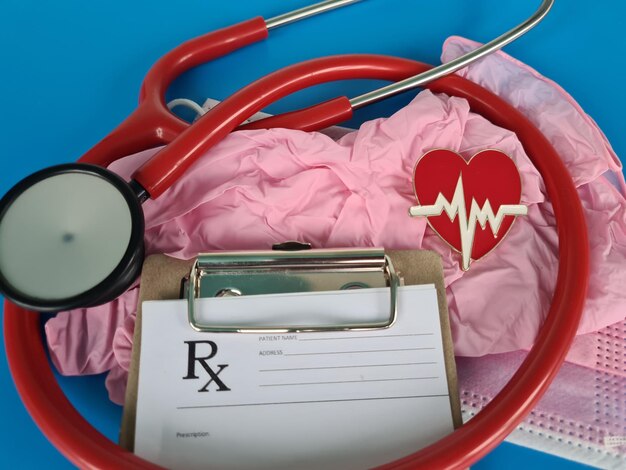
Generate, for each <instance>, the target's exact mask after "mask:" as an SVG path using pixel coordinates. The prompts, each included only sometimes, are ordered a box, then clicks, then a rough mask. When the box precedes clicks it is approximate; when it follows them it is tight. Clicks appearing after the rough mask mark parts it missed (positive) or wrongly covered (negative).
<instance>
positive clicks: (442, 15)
mask: <svg viewBox="0 0 626 470" xmlns="http://www.w3.org/2000/svg"><path fill="white" fill-rule="evenodd" d="M307 3H308V2H307V0H293V1H278V0H248V1H239V2H234V1H233V2H217V1H207V0H188V1H186V2H166V1H163V0H134V1H129V0H125V1H122V0H107V1H90V2H85V1H79V0H63V1H62V2H58V1H57V2H52V1H41V0H38V1H35V0H3V1H2V3H1V4H0V72H1V73H0V91H1V92H2V98H1V99H0V104H1V106H2V113H1V114H0V141H1V142H2V147H1V148H0V194H4V193H5V192H6V191H7V190H8V189H9V188H10V187H11V186H12V185H13V184H14V183H16V182H17V181H18V180H19V179H21V178H22V177H24V176H26V175H28V174H30V173H32V172H33V171H35V170H38V169H40V168H42V167H45V166H49V165H52V164H55V163H61V162H68V161H72V160H76V159H77V158H78V157H79V156H80V155H81V154H82V153H83V152H84V151H86V150H87V149H88V148H90V147H91V146H92V145H93V144H94V143H95V142H97V141H98V140H99V139H101V138H102V137H103V136H105V135H106V134H107V133H108V132H109V131H110V130H111V129H113V127H115V126H116V125H117V124H118V123H119V122H121V121H122V120H123V119H124V117H126V116H127V115H128V114H130V112H131V110H132V109H133V108H134V106H135V104H136V102H137V96H138V89H139V85H140V83H141V80H142V77H143V76H144V74H145V73H146V71H147V70H148V68H149V67H150V65H151V64H152V63H153V62H154V61H155V60H156V59H157V58H158V57H159V56H160V55H162V54H163V53H165V52H166V51H168V50H169V49H171V48H172V47H174V46H176V45H177V44H179V43H180V42H181V41H183V40H185V39H188V38H191V37H194V36H196V35H199V34H202V33H204V32H207V31H210V30H213V29H215V28H219V27H221V26H226V25H229V24H232V23H234V22H238V21H241V20H244V19H248V18H250V17H252V16H257V15H263V16H264V17H265V18H270V17H272V16H274V15H277V14H280V13H283V12H285V11H287V10H290V9H293V8H298V7H301V6H304V5H306V4H307ZM538 4H539V0H534V1H509V2H502V1H501V0H478V1H471V2H470V1H466V0H445V1H441V2H421V1H409V0H405V1H403V0H366V1H364V2H362V3H360V4H357V5H355V6H351V7H348V8H345V9H342V10H338V11H335V12H332V13H329V14H326V15H324V16H320V17H317V18H314V19H310V20H307V21H304V22H302V23H298V24H297V25H292V26H288V27H285V28H281V29H278V30H276V31H273V32H271V33H270V39H269V40H268V41H265V42H262V43H259V44H255V45H253V46H251V47H248V48H246V49H245V50H242V51H238V52H236V53H234V54H231V55H230V56H228V57H226V58H223V59H219V60H217V61H215V62H213V63H211V64H207V65H205V66H202V67H199V68H198V69H196V70H195V71H193V72H191V73H188V74H186V75H185V76H183V77H182V78H181V79H180V80H178V82H177V83H176V84H175V85H174V87H173V90H171V91H170V95H171V97H181V96H184V97H190V98H194V99H196V100H199V101H202V100H203V99H204V98H206V97H208V96H211V97H214V98H218V99H221V98H224V97H226V96H228V95H229V94H230V93H232V92H233V91H235V90H237V89H238V88H240V87H241V86H243V85H245V84H246V83H248V82H250V81H252V80H254V79H256V78H259V77H261V76H262V75H264V74H266V73H268V72H270V71H273V70H275V69H277V68H279V67H282V66H285V65H288V64H291V63H294V62H297V61H301V60H304V59H309V58H312V57H317V56H322V55H329V54H337V53H354V52H363V53H384V54H391V55H398V56H403V57H408V58H413V59H417V60H422V61H425V62H430V63H438V62H439V55H440V51H441V45H442V43H443V40H444V39H445V38H446V37H447V36H449V35H453V34H458V35H463V36H465V37H469V38H472V39H475V40H478V41H482V42H484V41H487V40H489V39H491V38H493V37H495V36H497V35H499V34H500V33H502V32H504V31H505V30H507V29H509V28H510V27H512V26H514V25H516V24H517V23H519V22H520V21H521V20H522V19H523V18H526V17H527V16H529V15H530V14H531V13H532V12H533V11H534V9H535V8H536V6H537V5H538ZM625 14H626V3H624V2H622V1H621V0H604V1H602V2H591V1H589V0H557V1H556V6H555V8H554V10H553V11H552V13H551V14H550V15H549V16H548V18H547V19H546V20H545V21H544V23H542V24H541V25H540V26H539V27H538V28H537V29H536V30H535V31H533V32H531V33H529V34H528V35H527V36H525V37H524V38H522V39H520V40H519V41H518V42H517V43H515V44H513V45H511V46H508V47H507V48H506V51H507V52H509V53H510V54H512V55H513V56H515V57H517V58H518V59H520V60H522V61H524V62H526V63H528V64H530V65H532V66H533V67H534V68H536V69H537V70H539V71H540V72H541V73H543V74H544V75H546V76H548V77H550V78H552V79H554V80H556V81H557V82H558V83H560V84H561V85H562V86H563V87H564V88H565V89H566V90H568V91H569V92H570V93H571V94H572V95H573V96H574V98H575V99H576V100H578V102H579V103H580V104H581V105H582V107H583V108H584V109H585V110H586V111H587V112H588V113H589V114H590V115H591V116H592V117H593V118H594V119H595V120H596V121H597V122H598V124H599V125H600V127H601V128H602V129H603V130H604V132H605V133H606V135H607V136H608V138H609V139H610V141H611V142H612V144H613V146H614V148H615V150H616V152H617V153H618V155H626V134H625V133H624V132H623V122H624V121H623V116H622V110H623V109H626V94H625V93H624V90H623V77H624V73H625V72H626V66H625V65H624V62H623V61H622V60H621V59H620V58H621V57H623V50H622V49H623V46H624V43H625V41H624V39H623V36H622V35H623V31H622V28H623V18H624V15H625ZM374 85H375V84H374V83H371V82H369V83H368V82H347V83H340V84H332V85H326V86H322V87H317V88H315V89H313V90H311V91H308V92H304V93H298V94H297V95H296V96H294V97H291V98H289V99H286V100H284V101H281V102H279V103H277V104H275V105H274V106H272V107H271V108H269V111H270V112H278V111H285V110H288V109H291V108H293V107H295V106H298V105H304V104H312V103H314V102H316V101H318V100H321V99H324V98H329V97H332V96H335V95H339V94H345V95H347V96H354V95H356V94H359V93H361V92H364V91H367V90H369V89H371V88H372V87H373V86H374ZM411 96H413V95H412V94H408V95H406V96H403V97H400V98H394V99H392V100H389V101H387V102H386V103H384V104H382V105H376V106H373V107H370V108H367V109H365V110H363V111H360V112H358V113H357V114H356V116H355V118H354V119H353V121H352V122H351V124H352V125H358V123H360V122H362V121H364V120H367V119H369V118H372V117H378V116H381V115H388V114H390V113H391V112H393V111H394V110H395V109H398V108H399V107H400V106H402V105H403V104H404V103H406V102H407V101H408V100H409V99H410V97H411ZM59 380H60V382H61V385H62V386H63V388H64V389H65V390H66V392H67V393H68V396H69V398H70V399H71V400H72V401H73V403H75V405H76V407H77V408H78V410H79V411H80V412H81V413H83V414H84V416H85V417H86V418H87V419H88V420H89V421H91V422H92V423H94V424H95V425H96V426H97V427H98V428H99V429H100V430H101V431H102V432H103V433H104V434H106V435H107V436H108V437H109V438H111V439H113V440H116V439H117V432H118V426H119V420H120V416H121V408H119V407H117V406H115V405H113V404H111V403H110V402H109V401H108V400H107V396H106V391H105V389H104V382H103V377H90V378H84V377H81V378H67V377H65V378H59ZM0 419H1V421H0V451H2V452H1V455H2V459H4V460H3V462H2V464H0V466H3V467H20V468H35V467H40V466H45V467H46V468H68V467H71V466H70V464H69V463H68V462H67V461H66V460H65V459H64V458H63V457H62V456H61V455H60V454H59V453H58V452H57V451H56V450H55V449H54V448H53V447H52V446H51V445H50V444H49V443H48V441H47V440H46V439H45V437H43V435H42V434H41V433H40V432H39V431H38V429H37V428H36V426H35V425H34V423H33V422H32V420H31V419H30V417H29V416H28V414H27V412H26V411H25V409H24V407H23V405H22V404H21V401H20V400H19V397H18V396H17V394H16V392H15V388H14V386H13V383H12V380H11V377H10V374H9V372H8V369H7V364H6V358H5V356H4V354H0ZM530 465H534V466H538V467H541V466H545V467H550V468H579V466H578V465H575V464H572V463H569V462H566V461H563V460H559V459H555V458H553V457H549V456H545V455H542V454H539V453H536V452H532V451H529V450H526V449H522V448H518V447H516V446H512V445H510V444H503V445H502V446H500V447H499V448H498V449H497V450H496V451H495V452H493V453H492V454H491V455H490V456H488V457H487V458H486V459H484V460H483V461H482V462H480V463H479V464H478V465H477V466H476V468H502V467H504V466H506V467H507V468H513V469H515V468H520V469H521V468H528V467H529V466H530Z"/></svg>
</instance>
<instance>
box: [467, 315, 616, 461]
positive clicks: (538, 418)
mask: <svg viewBox="0 0 626 470" xmlns="http://www.w3.org/2000/svg"><path fill="white" fill-rule="evenodd" d="M574 348H585V349H586V350H587V351H588V354H591V355H593V356H594V357H595V361H593V362H595V366H594V365H593V363H592V362H587V363H586V366H582V365H578V364H574V363H572V362H566V363H565V364H564V365H563V367H562V368H561V371H560V372H559V374H558V375H557V377H556V379H555V380H554V382H553V383H552V385H551V386H550V388H549V390H548V392H547V393H546V394H545V396H544V397H543V398H542V399H541V401H540V402H539V404H538V405H537V406H536V407H535V410H534V411H533V412H532V414H531V415H530V416H528V417H527V418H526V419H525V420H524V422H523V423H522V424H521V425H520V426H519V427H518V428H517V430H516V431H515V432H513V433H512V434H511V435H510V436H509V437H508V438H507V441H509V442H512V443H515V444H519V445H523V446H526V447H531V448H533V449H537V450H541V451H543V452H547V453H551V454H554V455H557V456H560V457H563V458H566V459H570V460H575V461H577V462H580V463H584V464H587V465H593V466H594V467H599V468H607V469H613V468H614V469H618V468H625V466H626V395H625V392H626V321H623V322H621V323H617V324H615V325H612V326H609V327H607V328H604V329H602V330H600V331H598V332H596V333H591V334H588V335H583V336H580V337H578V338H577V340H576V342H575V345H574ZM577 353H578V354H576V355H577V356H578V355H579V354H580V349H579V350H578V351H577ZM525 357H526V353H525V352H524V351H517V352H512V353H506V354H494V355H489V356H484V357H481V358H457V371H458V375H459V388H460V392H461V408H462V411H463V419H464V420H465V421H467V420H469V419H471V418H472V416H474V415H475V414H476V413H478V412H479V411H480V410H481V409H482V408H483V407H484V406H485V405H486V404H487V403H488V402H489V400H491V399H492V398H493V397H494V396H495V395H496V394H497V393H498V392H499V391H500V389H501V387H502V386H503V385H504V384H505V383H506V382H507V381H508V380H509V378H510V377H511V375H512V374H513V373H514V372H515V370H517V367H518V366H519V365H520V364H521V362H522V361H523V360H524V358H525ZM572 359H573V360H575V359H576V358H574V357H572Z"/></svg>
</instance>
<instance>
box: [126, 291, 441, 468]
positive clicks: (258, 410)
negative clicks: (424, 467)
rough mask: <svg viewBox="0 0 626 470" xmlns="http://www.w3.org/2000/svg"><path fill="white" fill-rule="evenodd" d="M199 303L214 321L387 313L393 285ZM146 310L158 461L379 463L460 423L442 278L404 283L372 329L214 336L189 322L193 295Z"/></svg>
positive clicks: (148, 436)
mask: <svg viewBox="0 0 626 470" xmlns="http://www.w3.org/2000/svg"><path fill="white" fill-rule="evenodd" d="M196 308H197V310H198V312H199V315H200V316H201V318H203V319H205V320H206V319H208V318H211V319H213V320H216V321H218V322H219V321H224V320H226V319H231V320H236V321H237V322H240V323H244V324H245V322H246V321H247V320H248V319H249V320H250V321H255V322H256V323H258V318H259V317H261V318H267V319H268V322H270V323H271V321H276V322H277V323H283V322H284V321H286V319H289V318H291V319H292V321H294V322H296V323H298V322H301V321H302V320H301V319H300V318H299V315H300V314H305V315H308V318H309V319H310V318H312V317H311V316H310V312H313V311H316V312H320V311H322V312H324V315H322V317H328V318H335V319H337V318H339V321H345V322H351V321H355V320H356V321H359V320H361V321H366V322H367V321H380V320H381V318H380V315H385V314H388V309H389V290H388V289H361V290H354V291H341V292H317V293H303V294H274V295H262V296H248V297H245V296H243V297H237V298H221V299H220V298H217V299H215V298H213V299H198V302H197V305H196ZM142 309H143V327H142V330H143V331H142V339H141V341H142V345H141V357H140V364H139V385H138V398H137V412H136V428H135V453H137V454H138V455H139V456H141V457H144V458H146V459H147V460H150V461H153V462H155V463H158V464H160V465H163V466H165V467H168V468H208V469H211V468H215V469H217V468H220V469H244V468H258V469H263V468H298V469H308V468H311V469H313V468H327V469H330V468H337V469H340V468H341V469H345V468H370V467H373V466H376V465H380V464H383V463H386V462H389V461H391V460H394V459H397V458H400V457H403V456H405V455H408V454H410V453H413V452H415V451H416V450H417V449H419V448H420V447H423V446H425V445H427V444H429V443H431V442H434V441H436V440H437V439H439V438H440V437H442V436H444V435H445V434H448V433H450V432H452V430H453V419H452V412H451V408H450V396H449V390H448V382H447V377H446V368H445V363H444V353H443V345H442V336H441V326H440V322H439V311H438V307H437V296H436V290H435V288H434V286H433V285H419V286H405V287H401V288H400V289H399V291H398V316H397V320H396V323H395V324H394V325H393V326H392V327H391V328H388V329H380V330H370V331H355V332H352V331H342V332H324V333H321V332H319V333H318V332H312V333H285V334H249V333H246V334H242V333H220V334H209V333H199V332H196V331H194V330H192V329H191V328H190V326H189V324H188V322H187V305H186V301H184V300H171V301H159V302H144V303H143V307H142ZM250 312H254V315H252V314H251V313H250ZM220 315H221V316H222V317H220ZM357 317H358V318H357ZM320 321H324V320H320Z"/></svg>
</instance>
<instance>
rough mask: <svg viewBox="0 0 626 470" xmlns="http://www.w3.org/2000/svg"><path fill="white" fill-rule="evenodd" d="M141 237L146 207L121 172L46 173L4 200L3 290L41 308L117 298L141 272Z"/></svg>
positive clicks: (65, 168) (66, 168) (71, 168)
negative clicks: (142, 205)
mask: <svg viewBox="0 0 626 470" xmlns="http://www.w3.org/2000/svg"><path fill="white" fill-rule="evenodd" d="M143 234H144V218H143V211H142V209H141V203H140V201H139V199H138V197H137V195H136V193H135V191H133V189H132V188H131V187H130V186H129V185H128V184H127V183H126V182H125V181H124V180H123V179H122V178H120V177H119V176H117V175H116V174H115V173H112V172H110V171H109V170H106V169H104V168H101V167H99V166H95V165H89V164H84V163H72V164H65V165H58V166H54V167H50V168H46V169H44V170H41V171H39V172H37V173H35V174H33V175H31V176H29V177H27V178H25V179H24V180H22V181H20V182H19V183H18V184H17V185H16V186H15V187H13V189H11V191H9V192H8V193H7V194H6V196H5V197H4V198H2V200H0V292H2V294H4V295H5V296H6V297H7V298H9V299H11V300H12V301H13V302H15V303H16V304H18V305H21V306H23V307H26V308H28V309H31V310H38V311H59V310H68V309H72V308H76V307H86V306H94V305H98V304H101V303H104V302H108V301H110V300H113V299H114V298H115V297H117V296H119V295H120V294H122V293H123V292H124V291H125V290H126V289H127V288H128V287H129V286H130V285H131V284H132V282H133V281H134V280H135V278H136V277H137V276H138V275H139V272H140V270H141V265H142V262H143V255H144V243H143Z"/></svg>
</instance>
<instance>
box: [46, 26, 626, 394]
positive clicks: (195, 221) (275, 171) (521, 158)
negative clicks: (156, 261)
mask: <svg viewBox="0 0 626 470" xmlns="http://www.w3.org/2000/svg"><path fill="white" fill-rule="evenodd" d="M476 46H477V43H474V42H471V41H468V40H465V39H462V38H458V37H454V38H450V39H449V40H448V41H446V43H445V45H444V50H443V60H444V61H449V60H452V59H454V58H455V57H457V56H459V55H461V54H463V53H464V52H465V51H467V50H469V49H472V48H474V47H476ZM461 75H463V76H465V77H467V78H469V79H471V80H473V81H475V82H478V83H480V84H481V85H482V86H484V87H485V88H487V89H490V90H492V91H494V92H495V93H497V94H498V95H500V96H501V97H502V98H504V99H505V100H507V101H509V102H510V103H512V104H513V105H514V106H515V107H516V108H518V109H519V110H521V111H522V112H523V113H525V114H526V115H527V116H528V117H529V118H530V119H531V120H532V121H533V122H534V123H535V125H537V126H538V127H539V128H540V129H541V130H542V132H543V133H544V134H545V135H546V136H547V137H548V138H549V139H550V140H551V142H552V144H553V145H554V146H555V147H556V149H557V150H558V152H559V153H560V155H561V156H562V158H563V159H564V161H565V163H566V165H567V166H568V168H569V170H570V172H571V174H572V176H573V178H574V180H575V182H576V185H577V187H578V191H579V194H580V196H581V199H582V201H583V204H584V208H585V213H586V217H587V222H588V225H589V235H590V240H591V263H592V264H591V267H592V274H591V282H590V288H589V294H588V301H587V306H586V309H585V314H584V318H583V321H582V323H581V325H580V329H579V333H587V332H591V331H595V330H598V329H600V328H603V327H605V326H607V325H611V324H613V323H616V322H618V321H620V320H621V319H623V318H624V313H625V312H626V293H625V292H624V289H623V286H624V285H626V269H624V266H625V264H624V263H625V261H626V199H625V197H624V194H625V193H626V183H625V182H624V178H623V175H622V173H621V164H620V162H619V159H618V158H617V157H616V155H615V154H614V153H613V151H612V150H611V147H610V145H609V143H608V142H607V140H606V138H605V137H604V135H603V134H602V132H601V131H600V130H599V129H598V127H597V126H596V125H595V123H594V122H593V121H592V120H591V118H589V117H588V116H587V115H586V114H585V113H584V112H583V111H582V110H581V109H580V107H579V106H578V105H577V104H576V103H575V101H574V100H573V99H572V98H571V97H570V96H569V95H568V94H567V93H566V92H565V91H564V90H562V89H561V88H560V87H559V86H558V85H556V84H555V83H554V82H552V81H550V80H548V79H546V78H544V77H542V76H541V75H539V74H538V73H537V72H535V71H534V70H532V69H530V68H529V67H528V66H526V65H524V64H522V63H520V62H518V61H516V60H514V59H512V58H511V57H509V56H508V55H506V54H504V53H496V54H493V55H491V56H489V57H487V58H485V59H483V60H481V61H480V62H478V63H476V64H474V65H472V66H470V67H468V68H467V69H465V70H463V71H462V72H461ZM441 147H443V148H450V149H452V150H455V151H458V152H459V153H461V154H462V155H463V156H464V157H466V158H469V157H471V156H472V155H473V154H475V153H476V152H478V151H480V150H482V149H485V148H498V149H500V150H502V151H504V152H505V153H507V154H508V155H510V156H511V157H512V158H513V159H514V160H515V162H516V163H517V166H518V168H519V170H520V173H521V175H522V187H523V194H522V203H524V204H526V205H528V208H529V210H528V216H527V217H519V218H518V220H517V222H516V223H515V224H514V225H513V227H512V229H511V231H510V233H509V235H508V238H507V240H506V241H505V242H504V243H502V244H501V245H499V246H498V247H497V249H496V250H495V251H494V252H493V253H491V254H490V255H488V256H487V257H485V258H484V259H482V260H480V261H478V262H475V263H474V264H473V265H472V268H471V269H470V271H468V272H463V271H462V270H461V269H460V267H459V256H458V255H457V254H456V253H453V252H452V251H451V250H450V248H449V247H448V246H447V245H446V244H444V243H443V242H442V241H441V240H440V239H439V238H438V237H437V236H436V235H435V234H434V233H433V232H432V231H431V230H430V229H427V225H426V222H425V220H423V219H419V218H417V219H415V218H411V217H409V216H408V215H407V209H408V208H409V207H410V206H411V205H414V204H415V199H414V195H413V187H412V169H413V166H414V164H415V162H416V160H417V159H418V158H420V157H421V155H422V154H423V153H424V152H425V151H427V150H429V149H432V148H441ZM156 151H157V150H156V149H155V150H149V151H145V152H141V153H139V154H136V155H132V156H129V157H126V158H124V159H121V160H119V161H117V162H115V163H114V164H112V165H111V167H110V168H111V169H112V170H113V171H115V172H117V173H119V174H120V175H121V176H123V177H125V178H128V177H129V176H130V175H131V173H132V172H133V170H134V169H135V168H137V167H138V166H139V165H141V163H142V162H144V161H145V160H147V159H148V158H149V157H150V156H151V155H153V154H154V153H155V152H156ZM144 212H145V217H146V236H145V239H146V248H147V254H153V253H165V254H168V255H170V256H174V257H177V258H191V257H193V256H195V255H196V254H197V253H198V252H200V251H208V250H234V249H260V248H268V247H270V246H271V245H272V244H273V243H276V242H282V241H285V240H290V239H297V240H303V241H307V242H310V243H312V244H313V245H314V246H315V247H347V246H354V247H359V246H360V247H363V246H383V247H385V248H389V249H394V248H395V249H401V248H404V249H409V248H410V249H418V248H424V249H433V250H436V251H438V252H439V253H440V254H441V255H442V258H443V265H444V274H445V282H446V286H447V294H448V302H449V307H450V317H451V323H452V333H453V338H454V345H455V352H456V354H457V355H460V356H482V355H485V354H489V353H498V352H506V351H514V350H519V349H523V348H528V347H529V346H530V345H532V343H533V341H534V338H535V335H536V333H537V331H538V329H539V327H540V325H541V324H542V322H543V319H544V317H545V314H546V313H547V309H548V306H549V303H550V300H551V297H552V291H553V287H554V284H555V279H556V270H557V262H558V260H557V235H556V230H555V226H554V216H553V213H552V208H551V205H550V203H549V202H547V201H546V199H545V188H544V185H543V181H542V179H541V176H540V175H539V174H538V172H537V170H536V169H535V168H534V166H533V165H532V164H531V162H530V160H529V159H528V157H527V156H526V154H525V153H524V150H523V148H522V146H521V144H520V143H519V141H518V139H517V137H516V136H515V135H514V134H513V133H511V132H509V131H507V130H504V129H501V128H498V127H496V126H494V125H492V124H491V123H489V122H488V121H487V120H486V119H484V118H482V117H481V116H478V115H476V114H474V113H472V112H470V111H469V106H468V104H467V102H466V101H465V100H463V99H459V98H455V97H448V96H445V95H434V94H433V93H431V92H429V91H424V92H421V93H420V94H419V95H418V96H417V97H416V98H415V99H414V100H413V101H412V102H411V103H410V104H409V105H408V106H406V107H405V108H403V109H401V110H399V111H398V112H397V113H395V114H394V115H393V116H391V117H389V118H385V119H377V120H374V121H370V122H367V123H365V124H363V125H362V126H361V128H360V129H359V130H358V131H355V132H351V133H349V134H347V135H345V136H344V137H342V138H341V139H339V140H338V141H333V140H332V139H330V138H329V137H327V136H325V135H323V134H321V133H304V132H300V131H293V130H286V129H273V130H268V131H245V132H236V133H233V134H231V135H230V136H228V137H227V138H226V139H224V140H223V141H222V142H221V143H219V144H218V145H217V146H216V147H214V148H213V149H212V150H210V151H209V152H208V153H207V155H206V156H205V157H204V158H201V159H200V160H199V161H198V162H196V164H194V165H193V167H192V168H191V169H189V171H187V173H186V174H185V175H184V177H183V178H182V179H181V180H179V181H178V182H177V183H176V184H175V185H174V186H172V187H171V188H170V189H169V190H168V191H167V192H166V193H165V194H163V196H161V197H160V198H159V199H157V200H155V201H148V202H146V203H145V204H144ZM137 295H138V286H135V287H133V288H132V289H130V290H129V291H128V292H127V293H126V294H124V295H123V296H122V297H120V298H119V299H117V300H116V301H115V302H112V303H110V304H106V305H103V306H99V307H95V308H91V309H87V310H76V311H72V312H62V313H59V314H58V315H57V316H56V317H54V318H52V319H50V320H49V321H48V322H47V323H46V332H47V338H48V344H49V348H50V353H51V356H52V360H53V362H54V364H55V365H56V367H57V368H58V369H59V371H60V372H61V373H63V374H68V375H76V374H95V373H102V372H106V371H110V372H109V375H108V377H107V382H106V385H107V388H108V390H109V394H110V397H111V399H112V400H113V401H114V402H116V403H123V401H124V390H125V384H126V378H127V370H128V364H129V362H130V351H131V346H132V331H133V326H134V312H135V308H136V302H137ZM512 299H514V300H513V301H512Z"/></svg>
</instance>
